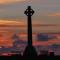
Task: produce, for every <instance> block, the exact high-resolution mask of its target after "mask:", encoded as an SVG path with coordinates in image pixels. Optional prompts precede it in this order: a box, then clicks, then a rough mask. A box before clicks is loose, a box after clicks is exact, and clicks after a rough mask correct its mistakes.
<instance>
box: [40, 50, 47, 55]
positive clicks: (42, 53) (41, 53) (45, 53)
mask: <svg viewBox="0 0 60 60" xmlns="http://www.w3.org/2000/svg"><path fill="white" fill-rule="evenodd" d="M39 56H48V51H45V50H40V55H39Z"/></svg>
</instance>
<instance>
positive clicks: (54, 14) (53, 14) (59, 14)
mask: <svg viewBox="0 0 60 60" xmlns="http://www.w3.org/2000/svg"><path fill="white" fill-rule="evenodd" d="M48 16H60V13H52V14H48Z"/></svg>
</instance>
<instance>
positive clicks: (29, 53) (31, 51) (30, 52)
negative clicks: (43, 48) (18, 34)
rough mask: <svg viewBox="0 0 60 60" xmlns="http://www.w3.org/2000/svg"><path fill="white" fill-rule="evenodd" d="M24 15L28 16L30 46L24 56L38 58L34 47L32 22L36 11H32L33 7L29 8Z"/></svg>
mask: <svg viewBox="0 0 60 60" xmlns="http://www.w3.org/2000/svg"><path fill="white" fill-rule="evenodd" d="M24 14H25V15H27V18H28V46H27V47H26V49H25V51H24V54H23V56H37V53H36V51H35V48H34V47H33V46H32V21H31V17H32V15H33V14H34V11H33V9H31V6H28V8H27V9H26V11H25V12H24Z"/></svg>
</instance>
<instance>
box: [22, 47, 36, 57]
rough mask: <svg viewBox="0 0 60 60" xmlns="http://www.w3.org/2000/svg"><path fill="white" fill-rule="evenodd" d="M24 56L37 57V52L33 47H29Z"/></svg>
mask: <svg viewBox="0 0 60 60" xmlns="http://www.w3.org/2000/svg"><path fill="white" fill-rule="evenodd" d="M23 56H37V52H36V51H35V48H34V47H33V46H27V47H26V49H25V51H24V54H23Z"/></svg>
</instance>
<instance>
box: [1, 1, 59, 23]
mask: <svg viewBox="0 0 60 60" xmlns="http://www.w3.org/2000/svg"><path fill="white" fill-rule="evenodd" d="M28 5H31V6H32V8H33V9H34V11H35V14H34V15H33V21H35V20H37V21H38V22H40V23H50V24H53V23H54V24H60V0H1V1H0V19H19V20H21V19H23V20H24V19H26V16H25V15H24V11H25V9H26V8H27V6H28Z"/></svg>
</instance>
